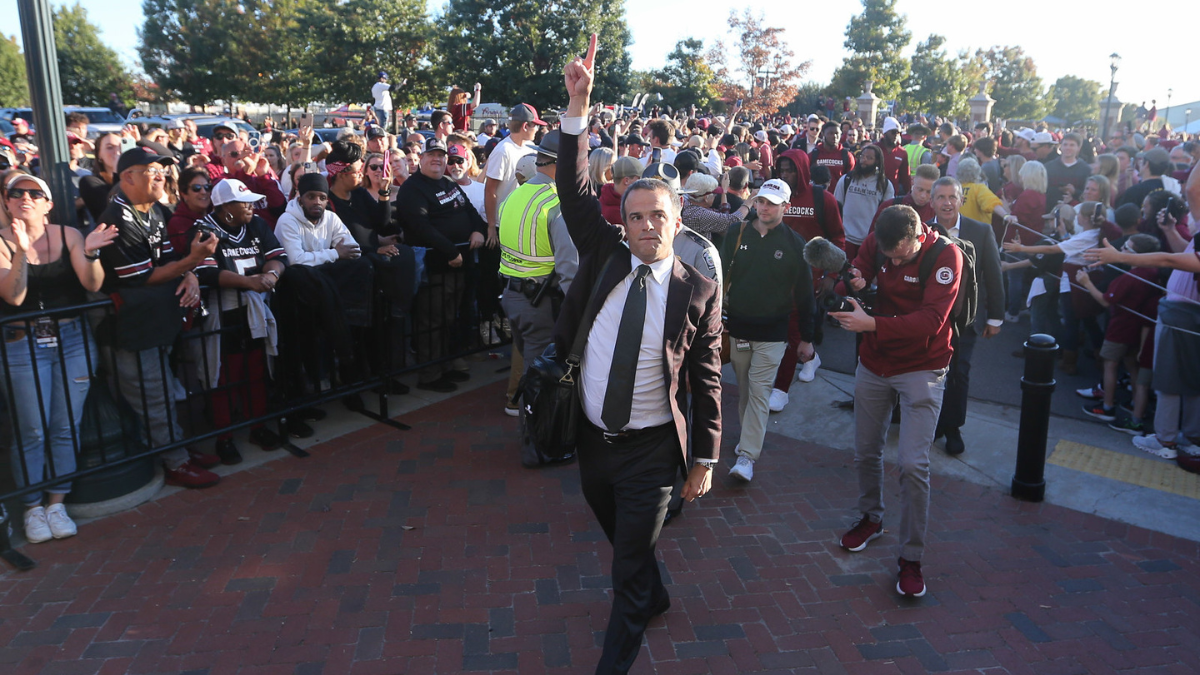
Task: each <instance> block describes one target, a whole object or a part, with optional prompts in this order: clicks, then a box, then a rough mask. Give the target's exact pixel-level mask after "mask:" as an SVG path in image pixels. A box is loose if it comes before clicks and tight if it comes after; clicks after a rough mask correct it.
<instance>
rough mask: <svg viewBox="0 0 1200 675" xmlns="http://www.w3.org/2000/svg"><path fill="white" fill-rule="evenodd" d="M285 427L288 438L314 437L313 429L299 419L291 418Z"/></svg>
mask: <svg viewBox="0 0 1200 675" xmlns="http://www.w3.org/2000/svg"><path fill="white" fill-rule="evenodd" d="M284 426H285V427H286V428H287V433H288V436H291V437H292V438H308V437H309V436H312V435H313V429H312V427H310V426H308V425H307V424H305V423H304V420H302V419H300V418H299V417H289V418H288V421H287V424H285V425H284Z"/></svg>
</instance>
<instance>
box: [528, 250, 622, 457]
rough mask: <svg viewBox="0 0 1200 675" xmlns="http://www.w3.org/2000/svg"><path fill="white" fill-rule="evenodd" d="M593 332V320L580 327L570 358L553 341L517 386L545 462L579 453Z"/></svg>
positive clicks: (536, 447) (608, 263)
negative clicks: (583, 380)
mask: <svg viewBox="0 0 1200 675" xmlns="http://www.w3.org/2000/svg"><path fill="white" fill-rule="evenodd" d="M623 248H624V247H618V248H617V249H616V250H617V251H620V250H622V249H623ZM626 250H627V249H626ZM615 257H616V254H615V252H614V254H613V255H610V256H609V257H608V260H607V261H605V263H604V267H603V268H601V270H600V274H598V275H597V276H596V282H595V283H594V284H593V285H592V292H591V295H589V296H588V302H587V308H585V313H584V316H591V317H592V318H593V320H594V319H595V315H596V313H595V312H592V311H588V310H590V306H591V304H592V303H593V302H596V291H597V289H599V288H600V282H601V281H602V280H603V279H604V276H605V275H606V274H607V273H608V268H609V267H611V266H612V262H613V259H614V258H615ZM591 330H592V322H591V321H585V322H584V323H583V324H580V326H579V329H578V330H577V331H576V332H575V343H574V344H573V345H571V353H570V354H568V355H567V356H566V358H563V357H561V356H559V354H558V348H557V347H556V346H555V345H554V343H553V342H551V343H550V345H549V346H548V347H546V350H545V351H543V352H542V353H541V355H539V356H538V357H537V358H535V359H534V360H533V363H527V364H525V374H524V375H522V376H521V381H520V383H519V384H518V385H517V393H516V395H515V397H514V399H513V400H514V402H517V401H519V403H518V407H520V408H521V410H522V412H523V413H524V415H523V417H524V418H525V420H524V421H525V425H524V426H525V439H526V440H527V441H528V442H529V443H530V444H531V445H532V446H533V448H534V450H536V451H537V453H538V457H539V459H540V460H541V461H542V462H543V463H546V462H559V461H562V460H565V459H568V458H570V457H571V456H573V455H574V454H575V439H576V436H577V435H578V431H579V424H580V419H581V418H582V417H583V404H582V403H581V402H580V398H579V377H580V370H579V363H580V361H581V360H582V359H583V347H584V345H585V344H586V343H587V336H588V333H589V332H591Z"/></svg>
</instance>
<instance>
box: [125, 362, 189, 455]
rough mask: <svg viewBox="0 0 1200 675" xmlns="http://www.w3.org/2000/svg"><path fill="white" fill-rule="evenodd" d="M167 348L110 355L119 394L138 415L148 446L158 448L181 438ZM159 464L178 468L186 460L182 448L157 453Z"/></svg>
mask: <svg viewBox="0 0 1200 675" xmlns="http://www.w3.org/2000/svg"><path fill="white" fill-rule="evenodd" d="M170 354H171V350H170V349H169V348H165V347H164V348H162V349H159V348H153V349H144V350H142V351H140V352H131V351H128V350H125V349H114V350H113V359H114V361H115V365H116V369H117V388H118V389H119V390H120V392H121V396H123V397H124V398H125V401H126V402H128V403H129V405H130V406H131V407H132V408H133V410H134V412H136V413H137V414H138V417H140V418H141V419H140V422H141V424H140V425H139V427H138V428H139V430H140V431H141V432H142V433H143V434H146V433H147V432H148V435H149V438H145V437H143V440H144V441H146V442H147V443H148V444H149V446H150V447H152V448H159V447H162V446H164V445H167V444H169V443H174V442H176V441H179V440H182V439H183V430H182V429H180V428H179V421H178V420H177V419H176V414H175V398H174V393H173V390H174V386H173V384H174V377H173V376H172V375H171V367H170V365H169V364H168V363H167V359H168V357H169V356H170ZM160 458H161V459H162V463H163V466H165V467H166V468H167V469H168V470H174V469H178V468H179V467H181V466H183V465H184V464H185V463H186V462H187V461H188V453H187V450H186V449H184V448H177V449H175V450H171V451H168V452H164V453H162V455H160Z"/></svg>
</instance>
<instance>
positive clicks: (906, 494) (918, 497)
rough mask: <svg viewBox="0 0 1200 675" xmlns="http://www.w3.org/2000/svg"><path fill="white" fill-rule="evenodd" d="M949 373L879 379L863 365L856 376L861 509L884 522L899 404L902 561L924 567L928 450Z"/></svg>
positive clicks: (856, 445)
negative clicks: (888, 458) (891, 431)
mask: <svg viewBox="0 0 1200 675" xmlns="http://www.w3.org/2000/svg"><path fill="white" fill-rule="evenodd" d="M945 388H946V369H945V368H942V369H940V370H919V371H916V372H912V373H904V374H902V375H894V376H892V377H880V376H879V375H876V374H875V373H873V372H871V371H870V370H868V369H866V368H864V367H863V365H862V364H861V363H859V365H858V370H857V371H855V374H854V463H855V465H856V466H857V467H858V510H859V511H861V512H862V513H863V514H864V515H867V516H869V517H870V518H871V520H872V521H875V522H880V521H882V520H883V446H884V445H885V444H886V442H887V432H888V425H889V424H891V420H892V408H894V407H895V405H896V399H897V398H899V400H900V411H901V413H900V443H899V450H898V457H897V463H898V464H899V465H900V500H901V504H900V531H899V537H898V538H899V540H900V557H901V558H904V559H905V560H913V561H917V562H920V560H921V556H922V555H923V554H924V552H925V527H926V524H927V522H928V520H929V447H930V446H931V445H932V444H933V431H934V428H935V427H936V426H937V421H938V415H939V414H940V413H941V409H942V394H943V393H944V392H945Z"/></svg>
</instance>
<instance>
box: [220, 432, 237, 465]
mask: <svg viewBox="0 0 1200 675" xmlns="http://www.w3.org/2000/svg"><path fill="white" fill-rule="evenodd" d="M217 456H218V457H220V458H221V463H222V464H224V465H226V466H233V465H234V464H241V463H242V453H240V452H238V449H237V444H236V443H234V442H233V439H232V438H226V439H224V440H220V441H217Z"/></svg>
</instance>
